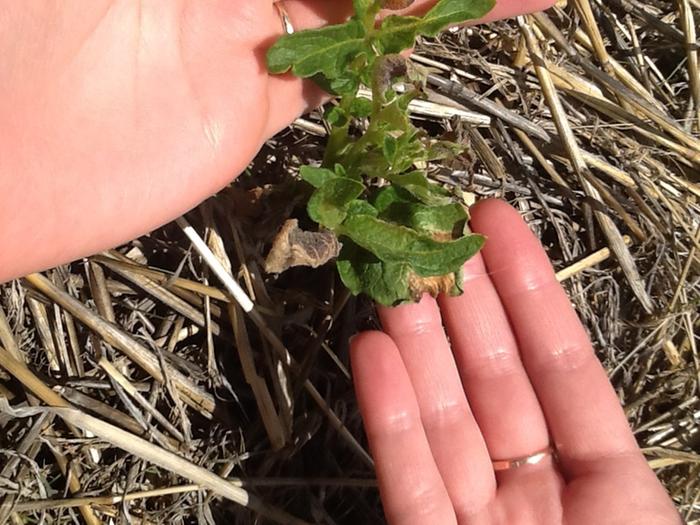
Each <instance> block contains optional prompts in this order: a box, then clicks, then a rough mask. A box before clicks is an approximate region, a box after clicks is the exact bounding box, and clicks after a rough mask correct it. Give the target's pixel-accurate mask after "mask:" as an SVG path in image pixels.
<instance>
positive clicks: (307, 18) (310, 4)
mask: <svg viewBox="0 0 700 525" xmlns="http://www.w3.org/2000/svg"><path fill="white" fill-rule="evenodd" d="M554 2H555V0H498V1H497V3H496V6H495V7H494V8H493V9H492V10H491V11H490V12H489V13H488V14H487V15H486V17H484V18H483V19H481V20H476V21H474V22H472V23H481V22H489V21H493V20H498V19H501V18H507V17H511V16H515V15H519V14H524V13H526V12H534V11H539V10H542V9H546V8H548V7H550V6H552V5H553V4H554ZM434 4H435V0H416V2H415V3H414V4H413V5H412V6H411V7H410V8H408V9H405V10H403V11H401V12H400V13H401V14H420V13H424V12H426V11H427V10H428V9H429V8H430V7H431V6H433V5H434ZM282 5H284V8H285V10H286V11H287V13H288V15H289V18H290V21H291V23H292V25H293V26H294V28H295V29H296V30H297V31H299V30H303V29H310V28H314V27H322V26H324V25H327V24H335V23H339V22H342V21H343V20H346V19H347V18H348V17H349V16H350V15H351V14H352V2H351V1H350V0H343V1H334V2H329V1H328V0H282ZM271 9H273V7H272V6H271ZM281 34H282V22H281V21H280V25H279V29H277V28H275V29H274V33H273V34H272V35H270V36H271V38H277V37H279V36H280V35H281ZM269 94H270V95H269V100H270V112H269V114H270V118H269V123H268V126H267V131H266V136H272V135H274V134H275V133H277V132H278V131H280V130H282V129H284V128H285V127H286V126H288V125H289V123H290V122H293V121H294V119H296V118H297V117H299V116H300V115H302V114H303V113H304V112H306V111H308V110H310V109H313V108H315V107H318V106H319V105H320V104H322V103H323V101H324V100H325V96H324V93H323V92H322V91H321V90H320V89H319V88H318V87H316V85H315V84H313V83H312V82H310V81H302V80H300V79H297V78H294V77H293V76H291V75H275V76H271V77H270V83H269Z"/></svg>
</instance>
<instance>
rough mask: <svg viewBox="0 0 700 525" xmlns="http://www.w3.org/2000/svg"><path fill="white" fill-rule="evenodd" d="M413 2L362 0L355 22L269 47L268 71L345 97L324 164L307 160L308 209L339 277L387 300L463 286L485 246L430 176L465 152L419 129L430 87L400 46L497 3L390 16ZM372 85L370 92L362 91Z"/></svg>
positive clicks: (463, 0)
mask: <svg viewBox="0 0 700 525" xmlns="http://www.w3.org/2000/svg"><path fill="white" fill-rule="evenodd" d="M410 3H412V0H403V1H402V0H354V9H355V13H354V15H353V16H352V18H350V19H349V20H348V21H347V22H345V23H342V24H338V25H332V26H327V27H324V28H321V29H314V30H308V31H301V32H297V33H293V34H290V35H285V36H283V37H282V38H280V39H279V40H278V41H277V42H276V43H275V44H274V45H273V46H272V47H271V48H270V50H269V52H268V54H267V64H268V68H269V70H270V72H271V73H273V74H282V73H286V72H289V71H291V72H292V73H293V74H294V75H296V76H298V77H301V78H310V79H313V80H314V81H316V82H317V83H318V84H319V85H320V86H321V87H323V88H324V89H325V90H326V91H328V92H329V93H331V94H333V95H336V96H337V101H336V103H335V104H332V105H331V107H330V109H328V110H327V111H326V114H325V118H326V121H327V122H328V125H329V127H330V135H329V137H328V142H327V145H326V149H325V153H324V158H323V162H322V163H321V165H320V166H303V167H302V168H301V170H300V176H301V178H302V179H303V180H304V181H306V182H307V183H308V184H310V185H311V186H313V188H314V191H313V193H312V194H311V197H310V199H309V201H308V205H307V210H308V214H309V217H310V218H311V219H312V220H313V221H315V222H316V223H318V225H319V226H320V228H322V229H326V230H329V231H331V232H333V233H334V234H335V235H336V236H337V237H338V239H339V240H340V243H341V244H342V249H341V250H340V254H339V255H338V257H337V259H336V265H337V268H338V272H339V274H340V277H341V279H342V281H343V283H344V284H345V285H346V286H347V287H348V289H349V290H350V291H351V292H352V293H353V294H359V293H365V294H367V295H369V296H370V297H371V298H373V299H374V300H375V301H377V302H378V303H380V304H383V305H396V304H401V303H405V302H411V301H416V300H418V299H420V297H421V296H422V295H423V294H424V293H425V292H427V293H431V294H432V295H437V294H438V293H449V294H459V293H461V285H462V279H461V268H462V266H463V265H464V263H465V261H467V260H468V259H469V258H471V257H472V256H473V255H475V254H476V253H477V252H478V251H479V249H480V248H481V246H482V245H483V243H484V238H483V237H482V236H480V235H474V234H470V233H468V232H467V231H466V229H465V226H466V221H467V218H468V217H467V211H466V209H465V207H464V206H463V205H462V204H461V203H460V202H459V200H458V199H456V198H455V196H454V195H452V194H451V193H450V192H449V191H447V190H446V189H444V188H443V187H442V186H440V185H438V184H436V183H434V182H432V181H431V180H430V179H429V178H428V174H427V169H428V168H429V167H430V165H431V163H434V162H436V161H440V160H443V159H445V158H448V157H450V156H452V155H454V154H455V153H456V152H459V150H460V148H459V146H458V145H457V144H454V143H450V142H445V141H440V140H434V139H432V138H431V137H429V136H428V134H427V133H426V132H425V131H423V130H421V129H419V128H417V127H415V126H414V125H413V124H412V123H411V121H410V119H409V117H408V105H409V103H410V102H411V100H413V99H414V98H416V97H420V96H421V94H422V92H423V85H424V81H423V78H422V76H421V74H420V73H419V72H418V71H416V70H415V69H414V68H413V67H411V65H410V63H409V61H408V60H406V59H405V58H404V57H403V56H402V55H401V52H403V51H405V50H407V49H410V48H412V47H413V45H414V44H415V41H416V38H417V37H418V36H419V35H423V36H435V35H437V34H438V32H440V31H441V30H443V29H444V28H446V27H448V26H452V25H456V24H460V23H463V22H465V21H467V20H472V19H476V18H480V17H482V16H483V15H485V14H486V13H487V12H488V11H489V10H490V9H492V8H493V5H494V1H493V0H440V1H438V2H437V3H436V4H435V6H434V7H433V8H432V9H431V10H429V11H428V12H427V13H426V14H425V15H423V16H422V17H417V16H399V15H394V14H392V15H389V16H386V17H384V18H383V19H382V20H381V21H380V22H378V21H377V20H378V15H379V13H380V10H381V9H383V8H385V9H400V8H403V7H406V6H407V5H408V4H410ZM363 85H364V86H367V87H369V88H371V92H372V99H371V100H369V99H367V98H363V97H361V96H359V90H360V86H363Z"/></svg>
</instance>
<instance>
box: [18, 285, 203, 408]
mask: <svg viewBox="0 0 700 525" xmlns="http://www.w3.org/2000/svg"><path fill="white" fill-rule="evenodd" d="M25 279H26V280H27V282H28V283H30V284H31V285H32V286H34V287H35V288H36V289H37V290H39V291H40V292H41V293H43V294H44V295H46V296H47V297H48V298H50V299H51V300H52V301H55V302H56V303H57V304H59V305H60V306H61V307H62V308H64V309H66V310H67V311H68V312H70V313H71V315H73V316H74V317H75V318H76V319H78V320H79V321H80V322H82V323H84V324H85V325H86V326H88V327H90V329H91V330H93V331H95V332H96V333H98V334H99V335H100V337H102V338H103V339H104V340H105V341H106V342H107V343H109V344H110V345H112V346H113V347H114V348H117V349H119V350H121V351H122V352H124V353H125V354H126V355H128V356H129V358H131V359H132V360H133V361H134V362H135V363H137V364H138V365H139V366H140V367H141V368H143V369H144V370H145V371H146V372H148V373H149V374H150V375H152V376H153V377H154V378H155V379H156V380H158V381H160V382H164V381H165V377H164V375H163V371H162V369H161V366H160V365H161V364H160V363H159V362H158V359H157V358H156V357H155V356H154V355H153V354H152V353H151V352H150V351H149V350H148V349H147V348H146V347H145V346H143V345H141V344H140V343H138V342H136V341H135V340H134V339H133V338H131V337H130V336H129V335H128V334H127V333H126V332H125V331H123V330H122V329H120V328H119V327H117V326H115V325H113V324H112V323H109V322H108V321H105V320H104V319H102V318H101V317H99V316H97V315H96V314H95V313H94V312H92V311H91V310H89V309H88V308H87V307H86V306H85V305H83V304H82V303H81V302H79V301H77V300H76V299H74V298H73V297H70V296H69V295H67V294H65V293H63V292H61V291H60V290H59V289H58V288H56V287H55V286H54V285H53V284H52V283H51V282H50V281H49V280H48V279H46V277H44V276H42V275H39V274H32V275H28V276H27V277H25ZM166 368H168V365H166ZM169 373H170V374H171V377H172V378H173V381H174V383H175V385H176V386H177V388H178V389H180V390H181V391H182V392H183V393H184V394H185V395H186V397H185V399H186V400H187V402H188V404H190V405H192V406H193V407H194V408H197V409H198V410H202V411H204V412H207V413H211V412H212V411H213V410H214V400H213V398H212V397H211V396H210V395H209V394H207V393H206V392H203V391H202V390H201V389H200V388H199V387H197V386H196V385H195V384H194V383H192V381H190V380H189V379H188V378H186V377H185V376H184V375H182V374H181V373H180V372H178V371H176V370H171V371H170V372H169Z"/></svg>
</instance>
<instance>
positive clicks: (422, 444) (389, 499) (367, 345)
mask: <svg viewBox="0 0 700 525" xmlns="http://www.w3.org/2000/svg"><path fill="white" fill-rule="evenodd" d="M351 355H352V370H353V377H354V382H355V390H356V393H357V400H358V403H359V406H360V411H361V413H362V419H363V421H364V426H365V431H366V433H367V438H368V440H369V445H370V449H371V451H372V455H373V457H374V459H375V462H376V471H377V479H378V481H379V490H380V493H381V496H382V502H383V504H384V512H385V513H386V516H387V519H388V521H389V523H394V524H400V525H409V524H414V523H415V524H416V525H421V524H424V523H441V524H442V523H445V524H450V523H453V524H454V523H456V519H455V515H454V511H453V509H452V504H451V502H450V499H449V496H448V494H447V491H446V489H445V485H444V483H443V481H442V479H441V477H440V473H439V472H438V469H437V466H436V465H435V461H434V460H433V457H432V454H431V452H430V447H429V445H428V440H427V438H426V436H425V432H424V431H423V426H422V424H421V420H420V413H419V409H418V403H417V401H416V395H415V392H414V390H413V387H412V386H411V381H410V379H409V377H408V375H407V373H406V369H405V368H404V365H403V362H402V360H401V356H400V355H399V352H398V350H397V348H396V345H395V344H394V342H393V341H392V340H391V339H390V338H389V337H387V336H386V335H385V334H382V333H381V332H368V333H364V334H361V335H359V336H357V337H356V338H354V339H353V340H352V344H351Z"/></svg>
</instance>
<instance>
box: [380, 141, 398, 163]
mask: <svg viewBox="0 0 700 525" xmlns="http://www.w3.org/2000/svg"><path fill="white" fill-rule="evenodd" d="M383 149H384V158H385V159H386V160H388V161H389V164H392V165H393V164H394V159H395V158H396V153H397V151H398V149H399V141H398V140H397V138H396V137H393V136H391V135H386V136H385V137H384V144H383Z"/></svg>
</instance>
